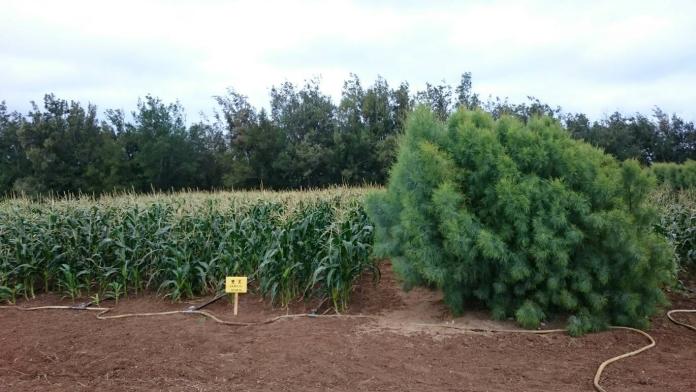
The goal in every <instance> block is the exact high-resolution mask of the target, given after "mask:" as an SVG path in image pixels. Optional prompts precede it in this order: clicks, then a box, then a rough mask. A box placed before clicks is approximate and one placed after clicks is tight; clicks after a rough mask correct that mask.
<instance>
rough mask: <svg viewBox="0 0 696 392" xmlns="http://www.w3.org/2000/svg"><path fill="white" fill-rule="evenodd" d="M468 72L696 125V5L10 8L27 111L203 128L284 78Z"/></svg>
mask: <svg viewBox="0 0 696 392" xmlns="http://www.w3.org/2000/svg"><path fill="white" fill-rule="evenodd" d="M609 3H611V4H609ZM465 71H470V72H472V73H473V83H474V90H475V91H476V92H478V93H479V94H481V95H482V96H483V97H487V96H488V95H493V96H501V97H505V96H507V97H510V99H511V100H513V101H521V100H523V99H524V98H525V97H526V96H527V95H533V96H536V97H538V98H540V99H541V100H543V101H546V102H549V103H552V104H554V105H560V106H562V107H563V109H564V110H565V111H572V112H575V111H582V112H585V113H588V114H589V115H590V116H591V117H593V118H598V117H601V116H602V115H603V114H604V113H609V112H613V111H615V110H619V111H622V112H626V113H632V112H636V111H640V112H650V111H651V110H652V108H653V107H654V106H656V105H657V106H660V107H661V108H663V109H664V110H666V111H668V112H670V113H673V112H675V113H677V114H679V115H681V116H683V117H685V118H687V119H689V120H696V1H683V2H670V1H654V2H648V1H638V0H634V1H626V2H620V1H612V2H609V1H597V2H591V1H577V2H566V1H554V0H549V1H532V2H522V1H509V2H508V1H480V2H478V1H459V2H455V1H397V0H393V1H381V2H380V1H369V0H364V1H352V2H351V1H338V2H331V1H277V2H275V1H239V2H232V1H222V0H219V1H215V0H210V1H172V0H168V1H146V0H140V1H124V0H119V1H115V0H114V1H95V0H90V1H45V2H39V1H28V0H22V1H7V0H3V1H2V2H0V100H5V101H6V102H7V104H8V106H9V107H10V108H11V109H17V110H21V111H26V110H27V109H28V108H29V101H31V100H36V101H40V100H41V99H42V97H43V94H44V93H47V92H54V93H56V94H57V95H58V96H59V97H61V98H65V99H75V100H79V101H81V102H83V103H86V102H88V101H90V102H92V103H95V104H97V105H98V106H99V108H100V109H105V108H123V109H126V110H131V109H133V108H134V107H135V105H136V102H137V98H138V97H139V96H144V95H145V94H147V93H151V94H153V95H156V96H159V97H161V98H163V99H164V100H165V101H173V100H175V99H179V100H180V102H181V103H182V104H183V105H184V107H185V108H186V109H187V113H188V118H189V120H192V121H195V120H197V119H198V115H197V113H198V112H200V111H205V112H210V111H211V109H212V108H213V106H214V103H213V101H212V99H211V96H213V95H219V94H223V93H224V91H225V89H226V88H227V87H229V86H232V87H234V88H235V89H237V90H238V91H239V92H241V93H243V94H245V95H248V96H249V97H250V100H251V102H252V103H253V104H254V105H256V106H262V105H263V106H265V105H267V104H268V100H269V99H268V95H269V91H270V87H271V86H272V85H274V84H276V85H277V84H279V83H281V82H283V81H284V80H288V81H291V82H294V83H302V82H303V81H304V80H305V79H309V78H312V77H316V76H318V77H320V78H321V80H322V86H323V89H324V91H325V92H326V93H328V94H330V95H332V96H333V97H334V100H335V101H337V100H338V99H339V98H340V91H341V86H342V83H343V81H344V80H345V79H346V78H347V77H348V75H349V73H350V72H353V73H356V74H357V75H358V76H359V77H360V78H361V79H362V80H363V82H364V83H365V84H369V83H371V82H372V81H373V80H374V79H375V77H376V76H377V75H382V76H383V77H384V78H386V79H387V81H388V82H389V83H390V84H391V85H392V86H396V85H397V84H398V83H400V82H401V81H404V80H406V81H408V82H410V83H411V86H412V88H413V89H420V88H422V87H423V85H424V84H425V82H426V81H431V82H439V81H441V80H443V79H444V80H445V81H446V82H448V83H450V84H452V85H455V84H456V83H457V82H458V79H459V76H460V74H461V73H462V72H465Z"/></svg>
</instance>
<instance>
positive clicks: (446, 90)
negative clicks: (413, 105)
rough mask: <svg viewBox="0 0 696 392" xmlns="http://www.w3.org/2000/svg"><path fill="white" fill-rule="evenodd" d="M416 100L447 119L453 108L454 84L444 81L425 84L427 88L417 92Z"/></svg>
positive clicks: (438, 115) (439, 116) (443, 118)
mask: <svg viewBox="0 0 696 392" xmlns="http://www.w3.org/2000/svg"><path fill="white" fill-rule="evenodd" d="M416 102H418V103H419V104H421V105H425V106H427V107H429V108H430V110H432V111H433V113H435V115H436V116H437V117H438V118H439V119H440V120H443V121H444V120H446V119H447V116H449V114H450V112H451V110H452V86H450V85H448V84H446V83H445V81H442V83H441V84H437V85H433V84H430V83H426V84H425V90H422V91H419V92H418V93H416Z"/></svg>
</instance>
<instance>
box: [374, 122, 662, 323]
mask: <svg viewBox="0 0 696 392" xmlns="http://www.w3.org/2000/svg"><path fill="white" fill-rule="evenodd" d="M652 182H653V180H652V177H650V176H649V175H646V174H645V173H643V172H642V171H641V168H640V166H639V165H638V163H637V162H635V161H627V162H625V163H619V162H618V161H616V160H615V159H614V158H612V157H610V156H609V155H607V154H604V153H603V152H602V151H601V150H599V149H596V148H594V147H592V146H590V145H589V144H586V143H583V142H580V141H576V140H573V139H571V137H570V135H569V134H568V133H567V132H566V131H564V130H563V129H562V127H561V125H560V124H558V123H557V122H556V121H554V120H552V119H550V118H548V117H537V118H532V119H530V120H529V122H528V123H527V124H523V123H521V122H520V121H518V120H516V119H514V118H511V117H502V118H501V119H499V120H494V119H493V118H492V117H491V116H490V115H489V114H486V113H484V112H480V111H465V110H460V111H459V112H457V113H455V114H453V115H452V116H451V117H450V118H449V121H448V122H447V123H446V124H443V123H442V122H439V121H438V120H437V119H436V117H435V116H434V115H433V114H432V113H430V112H429V111H428V110H427V109H424V108H419V109H417V110H416V111H415V112H414V113H413V114H412V116H411V118H410V119H409V121H408V124H407V128H406V132H405V134H404V135H403V136H402V139H401V141H400V147H399V153H398V158H397V163H396V164H395V166H394V167H393V168H392V171H391V174H390V178H389V184H388V188H387V190H386V191H382V192H376V193H373V194H372V195H370V196H369V197H368V199H367V209H368V214H369V215H370V216H371V218H372V219H373V220H374V222H375V223H376V236H377V238H376V244H375V246H376V251H377V253H378V255H380V256H389V257H391V258H392V260H393V263H394V268H395V270H396V271H397V273H399V274H400V276H401V277H402V278H403V280H404V282H405V286H406V288H408V287H409V286H412V285H428V286H436V287H438V288H440V289H442V290H443V292H444V295H445V301H446V303H447V304H448V305H449V307H450V308H451V309H452V311H453V312H454V313H455V314H456V313H461V312H462V311H463V309H464V307H465V305H466V304H468V303H473V302H475V303H482V304H484V305H486V306H487V307H488V308H490V310H491V312H492V314H493V316H494V317H496V318H504V317H509V316H514V317H515V318H516V320H517V321H518V322H519V323H520V324H521V325H522V326H524V327H528V328H534V327H537V326H538V325H539V324H540V322H541V321H542V320H544V319H547V318H548V317H549V316H551V315H554V314H562V315H570V318H569V320H568V329H569V332H570V333H571V334H574V335H577V334H581V333H584V332H587V331H591V330H598V329H602V328H605V327H606V326H607V325H609V324H619V325H631V326H638V327H647V326H648V318H649V316H650V315H651V314H653V313H654V312H655V311H656V308H657V307H658V306H659V305H661V304H664V303H665V302H666V299H665V295H664V294H663V292H662V290H661V288H662V287H663V286H664V285H665V284H669V283H671V282H672V281H673V279H674V273H675V266H674V261H673V255H672V251H671V248H670V247H669V246H668V245H667V243H666V241H665V239H664V238H663V237H661V236H660V235H658V234H656V233H654V232H653V231H652V229H651V227H652V224H653V222H654V219H655V217H656V214H655V212H654V211H653V209H651V208H649V206H648V205H647V203H645V202H644V201H645V198H646V196H647V194H648V192H649V191H650V189H651V188H652Z"/></svg>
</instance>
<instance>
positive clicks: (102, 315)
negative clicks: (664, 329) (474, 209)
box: [0, 298, 696, 392]
mask: <svg viewBox="0 0 696 392" xmlns="http://www.w3.org/2000/svg"><path fill="white" fill-rule="evenodd" d="M216 299H219V298H216ZM216 299H215V300H216ZM211 302H213V301H209V302H208V303H206V304H204V305H202V306H200V307H191V308H188V309H186V310H172V311H166V312H149V313H125V314H117V315H107V313H109V312H110V311H111V310H112V308H105V307H93V306H89V305H90V303H86V304H80V305H73V306H35V307H20V306H0V309H15V310H20V311H36V310H86V311H96V312H99V313H97V315H96V318H97V319H99V320H113V319H122V318H131V317H155V316H167V315H174V314H184V315H190V314H195V315H201V316H204V317H207V318H209V319H211V320H213V321H215V322H216V323H219V324H222V325H228V326H237V327H250V326H254V325H265V324H271V323H274V322H276V321H280V320H284V319H295V318H303V317H307V318H366V319H376V318H377V317H376V316H370V315H350V314H316V313H297V314H287V315H282V316H277V317H272V318H269V319H266V320H263V321H256V322H236V321H226V320H222V319H220V318H219V317H217V316H215V315H214V314H212V313H210V312H208V311H205V310H200V309H201V308H202V307H204V306H206V305H208V304H210V303H211ZM675 313H696V309H694V310H689V309H674V310H670V311H668V312H667V318H668V319H669V320H670V321H672V322H673V323H675V324H678V325H681V326H684V327H686V328H689V329H692V330H694V331H696V327H694V326H692V325H689V324H686V323H683V322H680V321H678V320H676V319H674V318H673V317H672V315H673V314H675ZM416 325H419V326H426V327H435V328H450V329H456V330H460V331H464V332H471V333H510V334H536V335H544V334H552V333H566V332H567V331H566V330H565V329H543V330H531V331H530V330H521V329H493V328H468V327H460V326H457V325H449V324H416ZM609 329H613V330H625V331H630V332H635V333H638V334H640V335H642V336H643V337H645V338H646V339H647V340H648V341H649V342H650V343H649V344H647V345H645V346H643V347H641V348H639V349H636V350H633V351H630V352H627V353H624V354H621V355H617V356H615V357H612V358H609V359H607V360H606V361H604V362H602V363H601V364H600V365H599V367H598V368H597V371H596V372H595V376H594V379H593V386H594V388H595V390H597V391H598V392H607V391H606V389H604V388H603V387H602V386H601V385H599V381H600V379H601V377H602V372H604V369H605V368H606V367H607V366H608V365H609V364H611V363H614V362H616V361H620V360H622V359H624V358H628V357H632V356H634V355H638V354H640V353H642V352H643V351H646V350H649V349H651V348H653V347H655V345H656V342H655V339H653V337H652V336H650V335H649V334H647V333H646V332H644V331H641V330H639V329H635V328H630V327H620V326H610V327H609Z"/></svg>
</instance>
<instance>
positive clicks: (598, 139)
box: [0, 73, 696, 195]
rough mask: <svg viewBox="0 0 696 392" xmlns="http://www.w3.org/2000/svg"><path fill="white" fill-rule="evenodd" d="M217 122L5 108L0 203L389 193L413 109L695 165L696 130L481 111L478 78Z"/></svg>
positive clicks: (530, 109) (374, 89)
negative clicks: (151, 194)
mask: <svg viewBox="0 0 696 392" xmlns="http://www.w3.org/2000/svg"><path fill="white" fill-rule="evenodd" d="M214 102H215V104H216V108H215V110H214V112H213V113H214V114H213V115H212V116H211V117H210V118H203V119H201V120H199V121H198V122H195V123H193V124H190V125H189V124H187V122H186V117H185V111H184V108H183V107H182V106H181V104H179V103H178V102H176V103H166V102H163V101H162V100H161V99H159V98H157V97H154V96H151V95H147V96H145V97H144V98H143V99H141V100H139V102H138V105H137V108H136V110H134V111H133V112H132V113H129V114H127V113H125V112H124V111H123V110H118V109H117V110H114V109H109V110H106V111H105V112H104V116H102V118H100V117H99V116H98V114H97V107H96V106H95V105H93V104H88V105H86V106H84V105H82V104H81V103H79V102H76V101H68V100H65V99H61V98H58V97H56V96H55V95H53V94H47V95H46V96H45V97H44V99H43V105H41V106H39V105H38V104H36V103H32V109H31V110H29V112H28V113H26V114H22V113H18V112H16V111H13V112H11V111H10V110H9V109H8V108H7V106H6V104H5V103H4V101H3V102H2V103H0V154H1V155H0V194H7V193H24V194H29V195H36V194H48V193H54V194H63V193H79V192H81V193H89V194H100V193H103V192H112V191H120V190H132V191H136V192H147V191H150V190H172V189H174V190H175V189H186V188H191V189H220V188H259V187H264V188H271V189H292V188H310V187H323V186H328V185H333V184H350V185H356V184H364V183H372V184H383V183H384V182H385V181H386V179H387V175H388V171H389V168H390V167H391V165H392V163H393V161H394V159H395V153H396V145H397V140H398V138H399V135H401V134H402V132H403V129H404V126H405V121H406V118H407V116H408V115H409V113H411V111H412V109H413V108H414V107H415V106H417V105H425V106H427V107H429V108H430V109H431V110H432V111H433V113H435V115H436V116H437V117H438V118H440V119H443V120H444V119H446V118H447V117H448V116H449V115H450V113H452V112H453V111H454V110H456V108H458V107H460V106H464V107H466V108H469V109H477V108H478V109H481V110H484V111H486V112H488V113H490V114H491V115H492V116H493V117H494V118H499V117H500V116H502V115H506V114H508V115H513V116H515V117H517V118H519V119H521V120H523V121H524V122H526V121H527V120H529V119H530V118H531V117H533V116H534V115H539V114H544V115H549V116H551V117H554V118H556V119H558V120H560V121H561V122H562V123H563V124H564V126H565V127H566V128H567V130H568V131H569V132H570V133H571V135H572V136H573V137H575V138H579V139H584V140H586V141H588V142H589V143H592V144H593V145H596V146H598V147H601V148H603V149H604V150H605V151H606V152H608V153H610V154H612V155H614V156H616V157H617V158H619V159H628V158H636V159H638V160H639V161H640V162H641V163H643V164H644V165H646V166H648V165H651V164H653V163H654V162H676V163H681V162H684V161H686V160H688V159H695V158H696V129H695V127H694V123H693V122H688V121H685V120H683V119H681V118H679V117H678V116H676V115H672V116H669V115H667V114H666V113H665V112H663V111H662V110H660V109H657V108H656V109H655V110H654V112H653V113H652V114H650V115H644V114H635V115H632V116H627V115H624V114H621V113H618V112H617V113H613V114H611V115H610V116H608V117H605V118H603V119H598V120H595V121H591V120H590V119H589V118H588V117H587V116H586V115H584V114H582V113H563V111H562V110H561V108H560V107H557V106H556V107H553V106H550V105H548V104H546V103H544V102H541V101H540V100H538V99H536V98H533V97H529V98H528V100H527V102H523V103H511V102H509V101H508V100H507V99H501V98H492V97H489V98H487V99H485V100H484V99H481V97H480V96H479V95H478V94H476V93H474V92H473V90H472V78H471V74H470V73H464V74H463V75H462V77H461V80H460V82H459V83H458V85H457V86H454V87H453V86H451V85H448V84H446V83H444V82H442V83H433V84H431V83H427V84H426V86H425V89H424V90H421V91H415V92H413V91H411V88H410V85H409V84H408V83H407V82H403V83H401V84H399V85H398V86H395V87H392V86H390V85H389V84H388V83H387V81H386V80H385V79H383V78H377V80H376V81H374V82H373V83H372V84H371V85H363V83H362V82H361V80H360V79H359V78H358V77H357V76H356V75H350V77H349V78H348V79H347V80H346V81H345V82H344V85H343V90H342V94H341V97H340V100H339V101H338V102H337V103H334V102H333V100H332V99H331V97H329V96H328V95H326V94H324V93H322V92H321V89H320V83H319V81H318V80H309V81H307V82H306V83H305V84H303V85H295V84H292V83H289V82H285V83H282V84H280V85H279V86H274V87H273V88H272V89H271V93H270V105H269V110H266V109H265V108H256V107H254V106H253V105H251V104H250V102H249V101H248V99H247V97H246V96H244V95H243V94H241V93H239V92H237V91H236V90H234V89H231V88H230V89H228V90H227V92H226V94H224V95H221V96H216V97H214Z"/></svg>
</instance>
